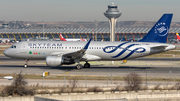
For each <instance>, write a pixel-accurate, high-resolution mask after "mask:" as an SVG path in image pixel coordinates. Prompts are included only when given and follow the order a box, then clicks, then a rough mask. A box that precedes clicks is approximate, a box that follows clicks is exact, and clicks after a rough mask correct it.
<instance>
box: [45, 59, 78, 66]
mask: <svg viewBox="0 0 180 101" xmlns="http://www.w3.org/2000/svg"><path fill="white" fill-rule="evenodd" d="M74 63H75V62H74V60H73V59H67V58H63V57H60V56H47V57H46V64H47V66H50V67H57V66H61V65H63V64H74Z"/></svg>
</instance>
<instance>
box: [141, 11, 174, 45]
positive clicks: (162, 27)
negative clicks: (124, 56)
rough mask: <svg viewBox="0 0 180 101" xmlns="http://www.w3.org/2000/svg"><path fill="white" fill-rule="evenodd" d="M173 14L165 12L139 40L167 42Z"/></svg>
mask: <svg viewBox="0 0 180 101" xmlns="http://www.w3.org/2000/svg"><path fill="white" fill-rule="evenodd" d="M172 16H173V14H164V15H163V16H162V17H161V18H160V19H159V21H158V22H157V23H156V24H155V25H154V26H153V27H152V29H151V30H150V31H149V32H148V33H147V35H146V36H145V37H144V38H143V39H141V40H139V42H159V43H166V41H167V35H168V32H169V29H170V24H171V20H172Z"/></svg>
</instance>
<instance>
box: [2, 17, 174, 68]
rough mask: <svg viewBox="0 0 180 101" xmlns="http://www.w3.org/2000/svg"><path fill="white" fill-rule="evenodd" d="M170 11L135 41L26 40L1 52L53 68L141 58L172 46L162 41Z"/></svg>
mask: <svg viewBox="0 0 180 101" xmlns="http://www.w3.org/2000/svg"><path fill="white" fill-rule="evenodd" d="M172 15H173V14H164V15H163V16H162V17H161V18H160V19H159V21H158V22H157V23H156V24H155V25H154V26H153V28H152V29H151V30H150V31H149V32H148V34H147V35H146V36H145V37H144V38H143V39H141V40H139V41H138V42H119V41H117V42H105V41H104V42H98V41H92V42H91V40H92V39H90V40H89V41H88V42H83V41H80V42H70V41H27V42H19V43H15V44H13V45H12V46H11V47H10V48H8V49H6V50H5V51H4V55H6V56H8V57H12V58H19V59H25V60H26V63H25V65H24V67H27V62H28V61H29V60H31V59H38V60H39V59H42V60H46V64H47V66H51V67H56V66H61V65H66V64H74V63H78V64H77V66H76V68H77V69H81V68H82V67H83V66H82V65H81V64H80V62H81V61H85V62H86V63H85V64H84V68H89V67H90V64H89V63H88V61H100V60H102V61H120V60H125V59H132V58H138V57H143V56H147V55H151V54H156V53H160V52H163V51H168V50H171V49H175V45H172V44H166V40H167V35H168V31H169V28H170V23H171V20H172Z"/></svg>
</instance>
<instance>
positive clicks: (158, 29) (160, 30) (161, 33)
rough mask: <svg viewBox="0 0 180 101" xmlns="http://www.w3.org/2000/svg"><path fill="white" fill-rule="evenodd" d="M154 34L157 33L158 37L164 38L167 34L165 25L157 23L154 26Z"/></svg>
mask: <svg viewBox="0 0 180 101" xmlns="http://www.w3.org/2000/svg"><path fill="white" fill-rule="evenodd" d="M155 33H157V34H158V35H159V36H166V35H167V34H168V27H167V26H166V24H165V23H158V24H157V25H156V26H155Z"/></svg>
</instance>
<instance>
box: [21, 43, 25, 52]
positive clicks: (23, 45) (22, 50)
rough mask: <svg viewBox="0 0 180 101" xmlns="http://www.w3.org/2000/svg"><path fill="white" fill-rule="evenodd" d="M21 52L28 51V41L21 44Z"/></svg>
mask: <svg viewBox="0 0 180 101" xmlns="http://www.w3.org/2000/svg"><path fill="white" fill-rule="evenodd" d="M21 53H26V42H23V43H22V44H21Z"/></svg>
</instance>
